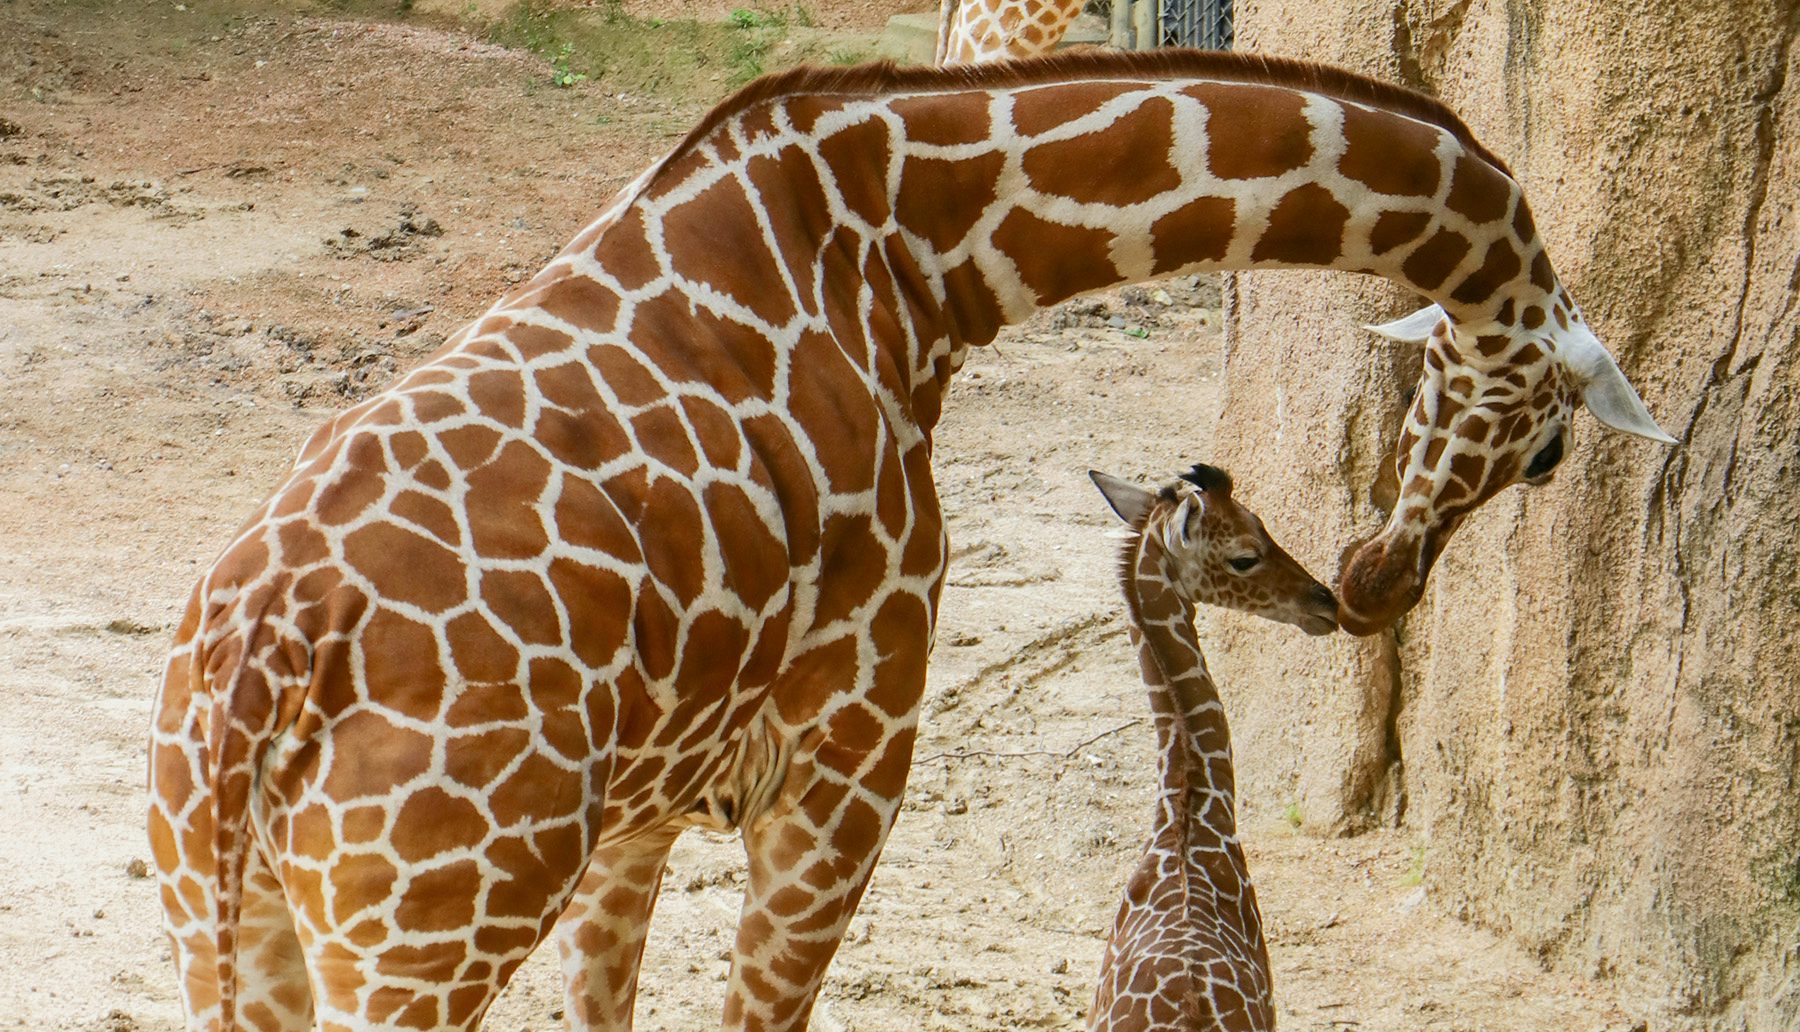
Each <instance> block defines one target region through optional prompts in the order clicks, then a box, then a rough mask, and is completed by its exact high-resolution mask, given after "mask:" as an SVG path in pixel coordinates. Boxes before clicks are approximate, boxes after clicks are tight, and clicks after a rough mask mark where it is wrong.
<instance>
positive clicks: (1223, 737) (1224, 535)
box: [1088, 466, 1337, 1032]
mask: <svg viewBox="0 0 1800 1032" xmlns="http://www.w3.org/2000/svg"><path fill="white" fill-rule="evenodd" d="M1088 475H1089V476H1091V477H1092V478H1093V480H1094V484H1095V486H1097V487H1099V488H1100V493H1101V494H1103V495H1105V496H1106V501H1107V503H1108V504H1110V505H1111V506H1112V509H1113V512H1115V513H1117V514H1118V515H1119V518H1120V519H1122V520H1124V521H1125V522H1126V523H1128V524H1130V525H1131V529H1132V530H1133V531H1135V533H1133V534H1132V535H1131V537H1130V539H1129V541H1128V542H1127V544H1126V546H1125V550H1124V554H1123V556H1122V558H1121V562H1120V568H1119V580H1120V582H1121V584H1122V585H1123V586H1124V589H1125V604H1126V609H1127V612H1128V613H1129V614H1130V618H1131V640H1132V643H1133V644H1135V645H1136V646H1137V650H1138V666H1139V668H1140V669H1141V670H1142V671H1143V675H1144V682H1145V683H1146V684H1147V685H1149V687H1150V710H1151V712H1152V714H1153V715H1154V718H1155V722H1156V740H1157V746H1158V748H1159V750H1160V758H1159V760H1158V767H1159V771H1160V777H1161V785H1160V788H1159V789H1158V792H1157V800H1156V829H1155V832H1154V833H1153V834H1152V835H1151V836H1150V841H1149V843H1148V844H1147V845H1146V846H1145V847H1144V858H1143V860H1142V861H1141V862H1139V864H1138V867H1137V870H1136V871H1134V872H1133V873H1132V875H1131V880H1130V881H1129V882H1127V883H1126V886H1125V898H1124V900H1123V901H1122V902H1121V903H1120V904H1119V916H1118V918H1117V919H1116V920H1115V921H1114V923H1113V933H1112V941H1111V942H1109V943H1107V946H1106V959H1105V961H1104V962H1103V963H1102V965H1101V968H1100V984H1099V986H1098V988H1096V990H1095V992H1094V1005H1093V1007H1092V1009H1091V1010H1090V1011H1089V1012H1088V1028H1089V1029H1090V1030H1098V1029H1107V1030H1111V1032H1144V1030H1148V1029H1168V1030H1177V1029H1178V1030H1181V1032H1199V1030H1202V1029H1205V1030H1209V1032H1210V1030H1229V1032H1240V1030H1251V1029H1272V1028H1274V1027H1275V1010H1274V1007H1273V1005H1272V1004H1271V1003H1270V999H1269V983H1270V979H1269V953H1268V949H1267V948H1266V947H1265V946H1264V944H1263V932H1262V915H1261V914H1260V913H1258V912H1257V909H1256V892H1255V890H1254V889H1252V888H1251V886H1250V872H1249V870H1248V869H1247V868H1246V867H1245V865H1244V851H1243V849H1242V848H1240V847H1239V845H1238V839H1237V817H1236V811H1235V803H1234V796H1235V791H1236V789H1235V784H1234V778H1233V775H1232V768H1231V736H1230V731H1229V729H1228V728H1227V727H1226V725H1225V711H1224V710H1223V709H1221V708H1220V706H1219V692H1218V689H1217V688H1216V687H1215V686H1214V685H1213V681H1212V677H1211V675H1209V674H1208V673H1207V670H1206V658H1205V657H1204V656H1203V655H1201V653H1200V642H1199V639H1198V638H1197V637H1196V635H1195V633H1194V609H1195V606H1197V605H1198V604H1199V603H1202V602H1205V603H1208V604H1210V605H1215V606H1226V607H1228V608H1231V609H1239V610H1242V611H1244V612H1246V613H1254V614H1256V615H1257V616H1262V617H1267V618H1268V619H1271V620H1279V621H1281V622H1283V623H1291V624H1294V625H1296V626H1298V627H1300V628H1301V629H1302V630H1304V631H1306V633H1308V634H1329V633H1331V632H1332V631H1334V630H1336V629H1337V600H1336V599H1335V598H1333V597H1332V594H1331V591H1330V589H1328V588H1326V587H1325V586H1324V585H1322V584H1320V583H1319V582H1318V581H1316V580H1314V579H1313V577H1312V575H1311V574H1309V573H1307V572H1306V571H1305V570H1304V569H1302V568H1301V567H1300V564H1299V563H1297V562H1295V561H1294V559H1293V557H1292V556H1290V555H1288V554H1287V552H1285V551H1283V550H1282V548H1281V546H1280V545H1277V544H1276V543H1275V542H1274V541H1273V540H1271V539H1270V537H1269V534H1268V531H1266V530H1264V529H1263V524H1262V520H1260V519H1257V518H1256V514H1255V513H1252V512H1251V511H1250V510H1248V509H1246V508H1244V507H1243V506H1242V505H1239V504H1238V503H1237V502H1236V501H1234V500H1232V497H1231V478H1230V477H1229V476H1227V475H1226V474H1225V472H1224V471H1223V470H1219V469H1214V468H1213V467H1211V466H1195V467H1194V468H1193V470H1192V471H1191V472H1189V473H1185V474H1183V475H1182V477H1181V479H1180V480H1177V481H1175V482H1174V483H1171V484H1169V485H1167V486H1165V487H1164V488H1162V490H1160V491H1154V492H1153V491H1149V490H1146V489H1145V488H1142V487H1139V486H1138V485H1136V484H1132V483H1128V482H1126V481H1123V480H1120V479H1118V478H1117V477H1110V476H1107V475H1106V474H1104V473H1094V472H1090V473H1089V474H1088Z"/></svg>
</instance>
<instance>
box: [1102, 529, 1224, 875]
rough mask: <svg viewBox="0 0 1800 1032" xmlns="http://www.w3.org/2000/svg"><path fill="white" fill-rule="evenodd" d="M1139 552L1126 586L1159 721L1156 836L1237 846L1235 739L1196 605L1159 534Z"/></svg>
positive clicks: (1195, 844)
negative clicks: (1197, 624)
mask: <svg viewBox="0 0 1800 1032" xmlns="http://www.w3.org/2000/svg"><path fill="white" fill-rule="evenodd" d="M1136 553H1137V554H1136V556H1135V562H1134V563H1133V564H1132V565H1131V566H1130V567H1129V568H1128V569H1127V570H1126V571H1125V572H1126V574H1127V576H1126V577H1125V585H1124V586H1125V595H1126V601H1127V609H1128V611H1129V613H1130V618H1131V635H1132V640H1133V642H1134V644H1136V645H1137V650H1138V666H1139V668H1140V670H1141V671H1142V673H1143V677H1144V683H1145V685H1146V686H1147V687H1148V688H1149V691H1150V710H1151V713H1152V714H1153V717H1154V720H1155V722H1156V739H1157V752H1158V759H1157V765H1158V773H1159V782H1160V783H1159V787H1158V792H1157V805H1156V837H1157V838H1158V839H1159V840H1163V839H1166V837H1167V836H1170V835H1173V836H1175V837H1177V838H1178V839H1180V840H1181V842H1182V843H1183V846H1184V848H1185V849H1193V848H1205V847H1206V846H1208V845H1214V844H1217V843H1220V842H1221V841H1232V840H1235V838H1236V835H1237V819H1236V816H1235V814H1236V798H1235V797H1236V780H1235V778H1234V777H1233V775H1232V766H1231V736H1230V731H1229V729H1228V727H1227V725H1226V722H1225V711H1224V709H1223V708H1222V707H1221V706H1220V703H1219V692H1218V689H1217V687H1216V686H1215V685H1214V684H1213V681H1212V676H1211V675H1210V674H1209V673H1208V672H1207V669H1206V657H1205V655H1204V654H1203V653H1202V652H1201V651H1200V641H1199V637H1198V635H1196V633H1195V631H1194V615H1195V611H1194V605H1193V603H1191V602H1189V601H1187V600H1186V599H1184V598H1182V597H1181V595H1180V594H1179V593H1177V592H1176V591H1175V589H1174V586H1173V585H1172V584H1171V582H1170V580H1169V578H1168V577H1167V575H1166V574H1165V573H1164V571H1163V569H1162V548H1161V545H1160V543H1159V542H1157V541H1156V540H1155V536H1154V535H1144V536H1143V538H1142V540H1141V543H1140V544H1139V545H1138V547H1137V549H1136Z"/></svg>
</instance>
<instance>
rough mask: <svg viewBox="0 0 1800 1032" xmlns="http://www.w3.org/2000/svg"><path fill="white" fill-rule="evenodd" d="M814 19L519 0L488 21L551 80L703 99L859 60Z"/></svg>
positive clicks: (793, 12)
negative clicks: (775, 74) (667, 14)
mask: <svg viewBox="0 0 1800 1032" xmlns="http://www.w3.org/2000/svg"><path fill="white" fill-rule="evenodd" d="M389 2H392V0H389ZM815 26H816V18H815V15H814V13H813V11H812V8H810V7H808V6H806V5H804V4H789V5H787V6H781V7H767V6H759V7H742V8H738V9H737V10H734V11H732V12H731V14H730V16H729V17H727V18H726V19H725V21H723V22H700V21H695V20H693V19H684V18H669V19H664V18H635V17H632V16H631V15H630V14H629V13H627V12H626V10H625V8H624V6H623V4H622V2H621V0H604V2H603V3H602V4H600V5H599V6H598V7H585V8H573V9H572V8H566V7H558V6H552V5H551V4H549V3H545V2H543V0H521V2H520V3H518V4H516V5H514V6H513V7H512V8H510V9H508V11H507V13H506V14H505V15H504V16H502V17H501V18H500V19H499V20H497V21H495V22H493V23H491V24H490V25H489V26H488V37H489V38H490V39H491V40H493V41H494V42H496V43H500V44H503V45H505V46H511V47H520V48H524V49H528V50H531V51H533V52H535V53H537V54H539V55H541V56H543V57H544V59H545V60H546V61H547V62H548V63H549V66H548V68H547V69H546V70H545V75H544V78H545V81H548V82H550V83H552V84H554V85H556V86H563V87H569V86H575V85H578V84H580V83H582V82H584V81H588V80H592V81H594V82H596V83H600V84H603V85H604V87H605V88H606V89H608V90H623V91H628V92H632V93H653V94H658V95H662V96H671V97H677V98H682V99H695V100H705V99H710V98H716V97H718V96H720V95H722V94H723V93H724V92H725V91H726V90H728V89H732V88H735V87H737V86H741V85H743V84H744V83H746V82H749V81H750V80H751V79H754V78H756V77H757V76H759V75H762V74H763V73H764V72H770V71H776V70H778V69H781V68H786V67H790V66H792V65H796V64H803V63H807V62H821V61H825V60H829V61H831V62H832V63H835V64H852V63H855V62H856V61H858V60H861V59H862V56H863V55H862V53H861V52H860V51H845V50H838V51H831V52H830V53H829V54H827V52H826V51H827V45H826V43H825V42H824V39H825V37H824V34H823V33H821V32H820V31H819V30H817V29H816V28H815Z"/></svg>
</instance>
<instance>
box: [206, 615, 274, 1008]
mask: <svg viewBox="0 0 1800 1032" xmlns="http://www.w3.org/2000/svg"><path fill="white" fill-rule="evenodd" d="M259 624H261V621H260V620H251V621H249V622H248V627H249V628H255V627H257V626H258V625H259ZM255 636H256V635H255V633H254V632H253V631H250V630H246V631H245V632H244V633H243V636H242V637H241V638H238V639H236V642H234V643H231V644H226V647H227V648H233V650H234V651H236V652H237V660H238V662H237V663H236V664H235V666H234V667H233V668H232V669H231V670H230V673H229V675H228V680H226V681H225V682H224V684H223V686H222V688H223V690H222V691H221V690H219V689H220V688H221V685H220V684H219V682H217V681H215V682H214V683H213V684H212V685H205V684H199V683H197V684H196V688H197V690H202V691H205V690H209V689H210V690H212V691H213V707H212V718H211V720H210V722H209V725H208V727H207V743H206V744H207V753H208V759H209V761H210V762H209V764H208V770H209V772H210V779H211V782H212V785H211V787H212V801H213V859H214V864H215V868H214V870H215V877H216V882H215V884H214V886H213V914H212V926H213V962H214V965H215V967H214V975H215V980H216V984H217V987H218V991H219V1024H218V1027H219V1028H220V1029H222V1030H227V1032H229V1030H230V1029H234V1028H236V1027H237V1025H236V1020H237V996H238V988H239V979H238V941H239V934H238V933H239V925H240V922H241V920H242V917H243V911H244V885H245V881H246V877H247V871H248V868H249V864H250V850H251V849H253V848H254V843H253V841H252V836H253V832H252V829H251V820H250V819H251V809H252V806H253V805H254V800H255V790H256V786H257V784H258V782H259V773H260V771H261V769H262V765H263V759H264V757H265V756H266V755H267V754H268V748H269V741H270V739H271V738H272V737H273V734H274V731H275V726H276V723H277V711H278V710H279V709H280V707H279V705H278V698H279V694H280V693H279V690H278V686H277V685H276V684H274V683H273V682H271V680H270V679H269V678H270V674H269V673H268V672H266V671H265V670H263V669H259V668H258V667H257V666H252V665H250V664H248V663H246V662H244V657H245V656H246V654H247V653H249V651H250V648H251V642H252V639H253V638H254V637H255ZM227 641H228V642H231V639H227ZM222 644H224V643H222ZM199 651H200V650H196V657H195V661H194V667H195V670H194V674H193V676H194V677H195V678H196V680H197V681H203V680H205V678H206V674H205V672H204V670H203V669H202V666H203V664H205V665H211V666H214V667H215V668H216V667H217V666H218V664H217V663H216V662H214V663H208V662H207V661H206V660H205V659H203V658H202V657H201V656H200V655H199V654H198V653H199ZM212 651H213V652H214V654H215V657H216V655H217V647H215V648H214V649H213V650H212Z"/></svg>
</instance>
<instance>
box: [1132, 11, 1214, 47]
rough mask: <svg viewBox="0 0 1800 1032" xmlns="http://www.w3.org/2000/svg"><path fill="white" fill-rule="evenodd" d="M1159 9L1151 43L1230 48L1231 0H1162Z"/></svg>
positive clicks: (1165, 45) (1155, 44) (1170, 45)
mask: <svg viewBox="0 0 1800 1032" xmlns="http://www.w3.org/2000/svg"><path fill="white" fill-rule="evenodd" d="M1138 2H1140V3H1142V2H1146V0H1138ZM1161 8H1162V10H1161V12H1160V13H1161V15H1162V17H1161V18H1159V19H1158V24H1157V32H1156V38H1155V41H1154V43H1153V44H1151V45H1154V46H1164V47H1200V48H1201V49H1204V50H1230V49H1231V42H1232V31H1231V0H1161Z"/></svg>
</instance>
